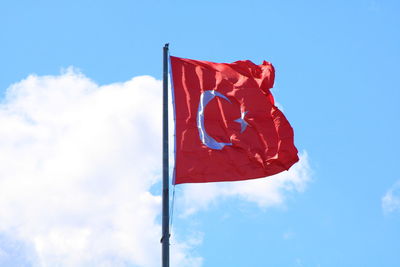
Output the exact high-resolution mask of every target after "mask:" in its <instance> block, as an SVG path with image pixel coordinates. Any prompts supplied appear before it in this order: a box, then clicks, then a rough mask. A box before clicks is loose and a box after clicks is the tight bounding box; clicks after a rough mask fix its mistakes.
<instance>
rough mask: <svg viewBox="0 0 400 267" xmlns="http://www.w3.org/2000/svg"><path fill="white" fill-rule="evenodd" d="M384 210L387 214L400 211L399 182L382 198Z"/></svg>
mask: <svg viewBox="0 0 400 267" xmlns="http://www.w3.org/2000/svg"><path fill="white" fill-rule="evenodd" d="M382 209H383V211H384V212H385V213H391V212H396V211H400V181H397V182H396V183H395V184H394V185H393V186H392V187H391V188H390V189H389V190H388V191H387V192H386V194H385V195H384V196H383V197H382Z"/></svg>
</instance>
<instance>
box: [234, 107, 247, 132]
mask: <svg viewBox="0 0 400 267" xmlns="http://www.w3.org/2000/svg"><path fill="white" fill-rule="evenodd" d="M246 113H247V111H245V112H242V113H241V115H240V118H239V119H237V120H235V122H237V123H240V126H241V127H242V128H241V130H240V133H243V132H244V131H245V130H246V128H247V125H249V124H248V123H247V121H245V120H244V116H246Z"/></svg>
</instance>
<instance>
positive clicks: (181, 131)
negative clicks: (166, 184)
mask: <svg viewBox="0 0 400 267" xmlns="http://www.w3.org/2000/svg"><path fill="white" fill-rule="evenodd" d="M170 61H171V71H172V83H173V86H172V90H173V102H174V115H175V138H176V140H175V170H174V180H173V183H174V184H181V183H204V182H220V181H238V180H247V179H254V178H261V177H266V176H270V175H274V174H277V173H279V172H282V171H284V170H288V169H289V168H290V167H291V166H292V165H293V164H294V163H296V162H297V161H298V160H299V158H298V156H297V149H296V147H295V146H294V141H293V129H292V127H291V126H290V124H289V122H288V121H287V119H286V118H285V116H284V115H283V113H282V112H281V111H280V110H279V109H278V108H277V107H276V106H275V104H274V98H273V96H272V94H271V92H270V89H271V88H272V86H273V84H274V78H275V71H274V67H273V66H272V64H270V63H268V62H266V61H264V62H263V63H262V64H261V65H256V64H254V63H253V62H251V61H249V60H243V61H236V62H233V63H229V64H228V63H214V62H207V61H199V60H192V59H184V58H178V57H172V56H171V57H170Z"/></svg>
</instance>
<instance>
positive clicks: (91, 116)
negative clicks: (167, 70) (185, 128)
mask: <svg viewBox="0 0 400 267" xmlns="http://www.w3.org/2000/svg"><path fill="white" fill-rule="evenodd" d="M160 92H161V82H160V81H158V80H155V79H154V78H152V77H149V76H141V77H135V78H133V79H131V80H130V81H127V82H125V83H115V84H110V85H105V86H99V85H97V84H96V83H94V82H93V81H92V80H90V79H88V78H87V77H85V76H84V75H83V74H80V73H79V72H77V71H76V70H74V69H72V68H70V69H68V70H66V71H65V72H64V73H62V74H61V75H58V76H35V75H31V76H29V77H27V78H26V79H24V80H23V81H21V82H18V83H16V84H14V85H12V86H11V87H10V88H8V90H7V93H6V98H5V99H4V100H3V101H2V102H1V104H0V162H1V165H0V218H2V219H1V220H0V239H1V240H2V241H4V240H6V242H0V265H4V264H7V263H8V262H9V259H10V257H11V256H13V255H14V254H16V253H17V252H18V253H17V254H19V255H20V253H19V252H21V251H23V255H20V256H19V257H20V258H21V259H20V261H22V262H29V264H30V265H34V266H78V267H79V266H113V267H114V266H127V265H129V266H132V265H135V266H159V260H160V259H159V258H160V257H159V256H157V255H159V254H160V244H159V240H160V225H159V216H160V201H161V200H160V196H158V195H155V194H154V193H151V192H152V191H151V189H152V186H154V185H155V184H156V183H157V182H159V180H160V169H159V167H160V156H157V155H161V150H160V148H161V136H160V133H161V116H160V114H161V94H160ZM7 244H8V245H7ZM9 244H17V245H15V246H11V245H9ZM174 244H175V246H173V247H171V250H173V253H172V256H173V258H172V262H173V263H174V264H175V266H200V264H201V258H196V257H191V256H190V250H191V248H192V245H191V244H190V242H188V243H185V242H179V241H176V240H174ZM174 255H176V256H174ZM9 266H11V265H9ZM15 266H17V265H15ZM24 266H25V265H24Z"/></svg>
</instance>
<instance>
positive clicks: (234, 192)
mask: <svg viewBox="0 0 400 267" xmlns="http://www.w3.org/2000/svg"><path fill="white" fill-rule="evenodd" d="M310 180H311V169H310V166H309V162H308V155H307V152H305V151H304V152H303V153H302V154H301V155H300V161H299V162H298V163H297V164H295V165H294V166H292V168H291V169H290V170H289V171H286V172H281V173H279V174H277V175H274V176H271V177H268V178H262V179H254V180H247V181H239V182H220V183H205V184H184V185H180V186H182V187H183V188H184V189H183V191H182V193H181V194H180V199H178V201H179V202H181V203H182V209H183V210H184V211H183V215H184V216H186V215H190V214H192V213H194V212H197V211H198V210H201V209H206V208H208V207H210V205H212V204H215V203H216V202H218V201H220V200H223V199H226V198H227V197H240V198H242V199H244V200H246V201H249V202H253V203H256V204H257V205H258V206H259V207H261V208H268V207H278V206H283V205H284V204H285V200H286V198H287V194H288V193H289V192H303V191H304V190H305V189H306V187H307V184H308V183H309V182H310Z"/></svg>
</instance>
